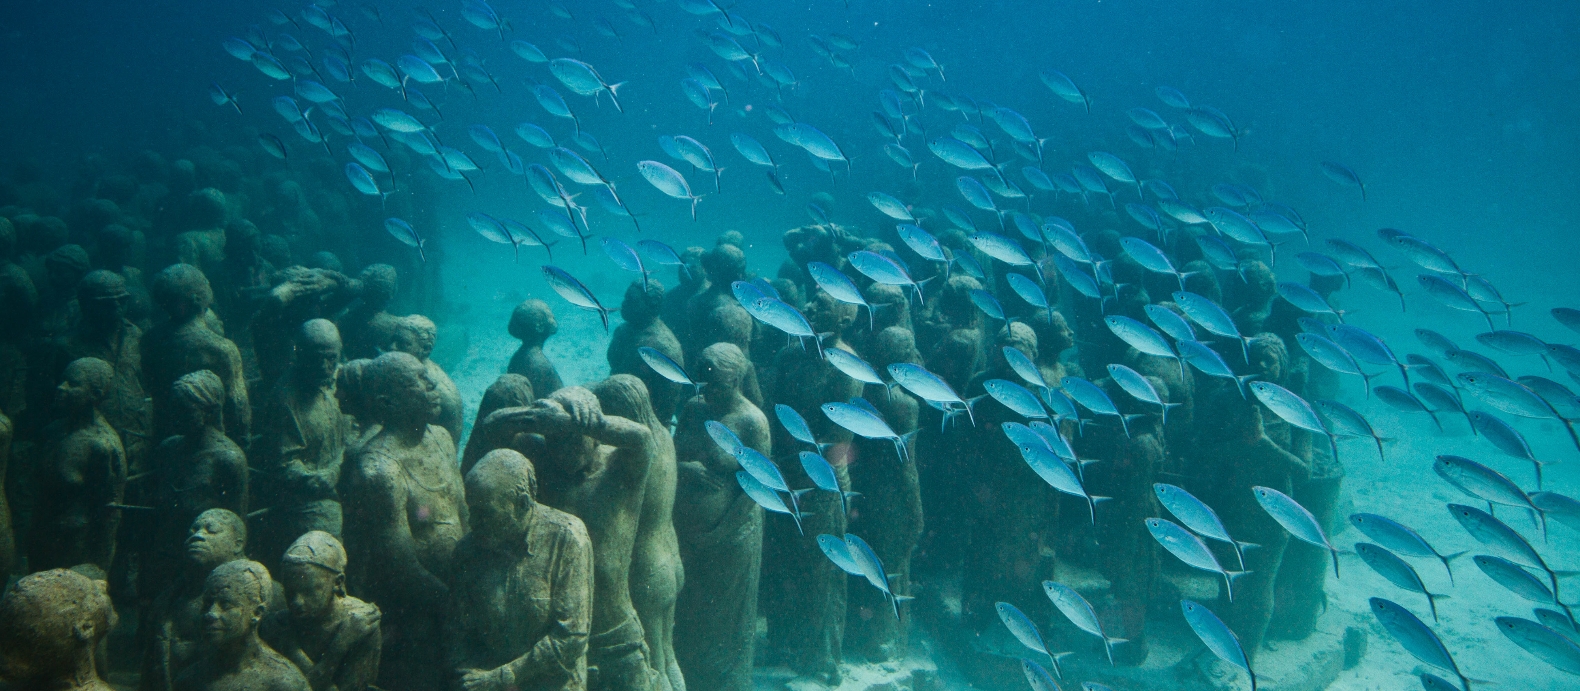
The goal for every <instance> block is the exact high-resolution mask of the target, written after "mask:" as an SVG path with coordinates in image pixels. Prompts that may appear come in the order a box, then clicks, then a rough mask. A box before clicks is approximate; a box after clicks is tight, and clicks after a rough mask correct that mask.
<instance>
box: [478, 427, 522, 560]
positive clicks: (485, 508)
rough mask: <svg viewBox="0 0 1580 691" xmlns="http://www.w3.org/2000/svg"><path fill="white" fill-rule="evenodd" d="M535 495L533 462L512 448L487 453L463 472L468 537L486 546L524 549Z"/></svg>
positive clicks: (501, 548)
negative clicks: (469, 528) (467, 516)
mask: <svg viewBox="0 0 1580 691" xmlns="http://www.w3.org/2000/svg"><path fill="white" fill-rule="evenodd" d="M537 496H538V475H537V470H536V469H535V468H533V466H532V461H529V460H527V457H526V456H523V455H521V452H519V451H516V450H514V449H494V450H493V451H490V452H488V454H487V455H485V456H483V458H482V459H481V460H479V461H478V462H477V465H475V466H473V467H472V470H471V472H468V473H467V474H466V507H467V512H468V514H469V520H470V522H471V524H472V533H471V539H473V540H476V541H477V542H478V544H479V545H481V546H483V547H485V548H487V549H493V550H501V551H508V550H514V549H524V548H525V547H526V539H527V532H528V531H529V530H530V529H531V528H532V512H533V510H534V509H536V508H537Z"/></svg>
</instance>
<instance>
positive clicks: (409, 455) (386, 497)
mask: <svg viewBox="0 0 1580 691" xmlns="http://www.w3.org/2000/svg"><path fill="white" fill-rule="evenodd" d="M362 376H363V377H365V379H366V381H365V382H364V385H365V386H366V387H367V391H366V394H365V395H366V396H367V397H368V399H369V400H368V401H367V410H366V411H365V412H366V413H367V414H368V417H369V420H368V422H372V423H374V424H377V425H378V426H379V430H378V432H377V433H376V434H375V435H374V436H373V438H371V439H368V440H367V441H366V442H363V443H362V444H361V445H360V447H357V448H355V450H354V453H353V455H352V456H349V457H348V458H347V463H348V464H349V465H350V467H351V468H352V472H350V473H349V474H347V475H346V477H345V478H344V479H343V485H342V493H341V499H342V501H343V503H344V506H345V508H346V511H345V544H346V551H347V552H348V554H349V556H350V563H349V564H348V569H349V570H348V572H347V580H348V581H349V583H350V586H351V590H352V592H354V593H357V594H358V597H364V598H365V599H368V600H370V601H371V602H374V603H376V604H377V605H378V606H379V609H381V610H383V612H384V620H383V629H384V633H385V637H384V651H383V656H382V662H381V665H380V670H379V682H378V685H379V686H380V687H382V688H386V689H392V690H395V691H401V690H403V689H411V690H412V691H417V690H418V689H424V690H425V689H432V688H437V687H439V686H440V685H442V684H443V683H444V679H445V676H446V675H445V673H444V672H443V669H444V663H443V652H442V649H443V642H442V640H441V631H440V627H441V620H442V612H443V611H444V605H445V599H446V597H448V595H449V586H447V585H446V579H448V578H449V576H450V573H451V571H452V569H453V568H454V561H453V560H452V553H453V552H454V551H455V545H456V543H457V542H458V541H459V540H460V539H461V536H462V535H465V534H466V530H467V519H466V503H465V502H466V499H465V495H464V494H463V492H464V487H463V484H462V480H461V475H460V472H459V471H458V469H457V468H456V464H455V459H456V449H455V442H454V441H452V440H451V438H450V433H449V432H447V431H445V429H444V428H443V427H440V426H438V425H437V424H434V422H435V421H436V420H437V419H438V415H439V396H438V394H437V393H436V392H435V391H434V386H433V382H432V381H431V380H430V379H429V378H428V369H427V367H425V366H424V365H423V363H422V362H421V361H419V360H418V359H417V358H415V357H412V356H411V355H408V354H406V353H399V352H396V353H385V354H383V355H380V356H379V357H378V358H377V359H375V360H373V361H372V362H371V363H370V364H368V365H366V372H365V373H364V374H363V375H362Z"/></svg>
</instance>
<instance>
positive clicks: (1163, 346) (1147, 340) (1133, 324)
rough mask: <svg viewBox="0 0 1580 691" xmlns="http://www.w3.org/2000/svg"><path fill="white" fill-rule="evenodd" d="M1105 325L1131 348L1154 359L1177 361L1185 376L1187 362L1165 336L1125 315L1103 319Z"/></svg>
mask: <svg viewBox="0 0 1580 691" xmlns="http://www.w3.org/2000/svg"><path fill="white" fill-rule="evenodd" d="M1103 323H1104V324H1106V325H1107V326H1108V330H1109V331H1112V332H1113V333H1114V335H1115V336H1118V337H1119V340H1121V341H1124V342H1125V343H1126V344H1128V345H1129V346H1130V347H1132V348H1135V349H1136V350H1139V351H1141V352H1142V353H1145V354H1147V355H1152V356H1154V357H1163V358H1169V359H1170V360H1176V361H1178V362H1179V365H1180V374H1181V376H1184V374H1185V360H1184V359H1183V358H1181V357H1180V356H1179V354H1178V353H1176V352H1174V348H1173V347H1171V346H1170V345H1169V342H1168V341H1167V340H1165V339H1164V338H1163V334H1160V333H1158V332H1157V331H1155V330H1153V329H1152V327H1150V326H1147V325H1146V324H1142V323H1141V322H1138V321H1136V320H1134V319H1131V318H1130V317H1126V316H1124V315H1117V314H1116V315H1110V316H1107V317H1104V318H1103Z"/></svg>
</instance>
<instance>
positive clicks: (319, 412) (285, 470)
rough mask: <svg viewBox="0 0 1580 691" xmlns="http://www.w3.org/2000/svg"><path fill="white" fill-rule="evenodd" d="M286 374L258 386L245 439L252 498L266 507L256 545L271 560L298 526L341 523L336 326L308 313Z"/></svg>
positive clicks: (336, 530) (341, 419) (335, 528)
mask: <svg viewBox="0 0 1580 691" xmlns="http://www.w3.org/2000/svg"><path fill="white" fill-rule="evenodd" d="M295 340H296V352H295V357H294V358H293V361H292V363H291V369H290V372H289V374H288V375H287V376H286V377H285V378H284V379H282V380H280V381H279V382H276V383H275V387H274V390H272V391H270V392H269V393H268V394H266V397H265V398H264V401H263V407H262V410H261V411H259V415H258V420H257V425H256V427H257V429H258V433H259V437H258V439H257V440H256V441H254V442H253V445H252V455H253V460H254V466H255V467H256V468H257V469H258V470H259V472H260V477H259V483H258V484H259V491H258V493H257V494H258V497H259V500H260V501H259V503H260V504H262V505H263V507H266V508H267V509H268V511H267V513H265V514H264V515H263V516H262V520H261V521H260V524H261V527H260V529H259V530H258V532H257V543H258V549H257V550H256V552H257V553H259V554H261V555H262V557H263V558H262V559H260V561H263V562H265V563H278V562H276V560H277V559H278V558H279V557H278V556H277V555H278V554H279V553H282V552H284V551H285V548H286V546H288V545H290V544H291V543H292V542H293V541H294V540H296V538H297V537H300V536H301V535H303V534H304V533H307V532H310V531H314V530H322V531H324V532H327V533H329V534H330V535H339V534H340V529H341V522H342V521H341V509H340V495H339V493H338V492H337V491H336V486H337V485H338V484H339V482H340V465H341V460H342V458H343V457H344V455H345V451H346V433H347V431H348V430H347V425H346V419H345V416H344V415H342V414H341V412H340V401H339V400H338V399H336V398H335V375H336V373H337V372H338V371H339V368H340V350H341V342H340V333H339V330H338V329H336V328H335V325H334V323H333V322H331V321H329V320H327V319H313V320H311V321H308V322H306V323H304V324H302V325H301V326H300V327H299V328H298V329H297V334H296V339H295Z"/></svg>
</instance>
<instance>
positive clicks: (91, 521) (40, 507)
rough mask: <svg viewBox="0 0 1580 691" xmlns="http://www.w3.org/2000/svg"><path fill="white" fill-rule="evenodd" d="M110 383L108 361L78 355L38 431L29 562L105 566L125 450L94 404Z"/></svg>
mask: <svg viewBox="0 0 1580 691" xmlns="http://www.w3.org/2000/svg"><path fill="white" fill-rule="evenodd" d="M114 383H115V369H114V368H113V367H111V366H110V364H109V363H107V362H105V361H103V360H100V359H98V358H82V359H80V360H76V361H74V362H72V363H71V364H70V365H67V366H66V371H65V373H64V374H63V375H62V377H61V381H60V385H59V386H58V387H56V389H55V406H54V412H55V415H56V416H57V417H56V419H55V420H54V421H53V422H51V423H50V424H49V426H48V427H46V428H45V429H44V431H43V433H42V438H43V439H44V447H43V450H42V453H41V455H40V456H39V465H38V466H36V468H35V470H34V483H35V493H36V499H35V505H34V507H33V517H32V518H33V523H32V530H31V531H30V533H29V535H30V537H29V545H28V550H27V554H28V566H29V568H31V569H34V570H45V569H54V568H65V567H71V566H76V565H77V564H83V563H93V564H96V565H98V566H99V568H102V569H105V570H106V571H108V570H109V568H110V562H111V561H112V559H113V558H114V556H115V535H116V529H117V528H118V527H119V526H120V511H119V510H118V509H116V508H115V507H114V506H112V505H114V504H120V503H121V501H122V499H123V498H124V497H125V493H126V452H125V450H123V449H122V447H121V437H120V435H119V434H118V433H116V431H115V428H113V427H111V426H110V423H109V422H108V421H106V420H105V419H104V415H103V414H102V413H100V412H99V405H100V404H101V403H103V402H104V399H105V398H106V397H107V396H109V395H110V389H111V387H112V386H114Z"/></svg>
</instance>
